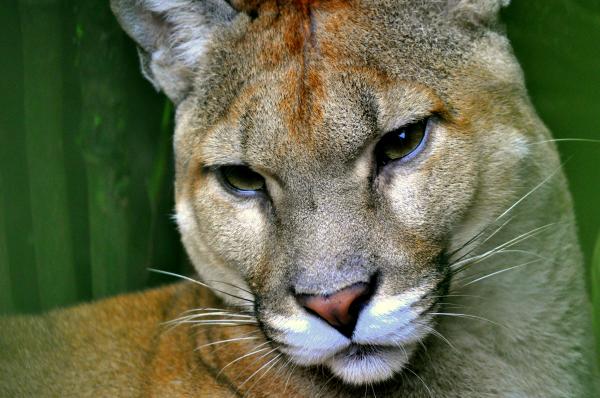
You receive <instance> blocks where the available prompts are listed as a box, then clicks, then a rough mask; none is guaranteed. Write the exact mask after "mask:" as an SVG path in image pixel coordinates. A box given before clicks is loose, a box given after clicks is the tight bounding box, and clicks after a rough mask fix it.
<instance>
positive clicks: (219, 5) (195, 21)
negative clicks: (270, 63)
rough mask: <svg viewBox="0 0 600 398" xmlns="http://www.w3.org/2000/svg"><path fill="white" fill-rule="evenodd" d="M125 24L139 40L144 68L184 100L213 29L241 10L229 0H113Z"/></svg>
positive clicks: (173, 96) (152, 78)
mask: <svg viewBox="0 0 600 398" xmlns="http://www.w3.org/2000/svg"><path fill="white" fill-rule="evenodd" d="M111 8H112V10H113V13H114V14H115V15H116V16H117V19H118V20H119V23H120V24H121V26H122V27H123V29H124V30H125V31H126V32H127V33H128V34H129V36H131V38H132V39H133V40H135V42H136V43H137V44H138V46H139V47H140V48H139V51H138V53H139V55H140V62H141V67H142V73H143V74H144V76H145V77H146V78H147V79H148V80H150V82H152V84H153V85H154V87H155V88H157V89H159V90H162V91H164V92H165V94H167V96H168V97H169V98H170V99H171V100H172V101H173V102H174V103H176V104H177V103H179V102H180V101H181V100H182V99H183V98H184V97H185V95H186V94H187V93H188V92H189V90H190V88H191V86H192V78H193V74H194V71H195V70H196V68H197V67H198V64H199V62H200V60H201V58H202V57H203V56H204V54H205V53H206V51H207V48H208V47H209V45H210V42H211V39H212V36H213V33H214V31H215V30H217V29H219V28H220V27H224V26H227V25H228V24H230V23H231V21H232V20H233V19H234V18H235V15H236V12H235V11H234V9H233V8H232V7H231V6H230V5H229V4H228V3H227V2H226V1H225V0H202V1H195V0H111Z"/></svg>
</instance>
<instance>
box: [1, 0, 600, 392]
mask: <svg viewBox="0 0 600 398" xmlns="http://www.w3.org/2000/svg"><path fill="white" fill-rule="evenodd" d="M112 4H113V9H114V10H115V13H116V14H117V16H118V18H119V20H120V22H121V24H122V25H123V27H124V29H125V30H126V31H127V32H128V33H129V34H130V35H131V36H132V38H133V39H134V40H136V42H137V43H138V44H139V46H140V47H141V49H142V51H141V54H142V64H143V65H144V70H145V73H146V75H147V76H148V77H149V79H150V80H151V81H152V82H153V83H154V84H155V86H156V87H157V88H159V89H161V90H163V91H164V92H165V93H166V94H167V95H168V96H169V97H170V98H171V99H172V100H173V101H174V102H175V103H176V104H177V116H176V117H177V120H176V121H177V123H176V131H175V138H174V144H175V153H176V162H177V163H176V171H177V176H176V203H177V204H176V206H177V221H178V225H179V228H180V231H181V235H182V239H183V242H184V244H185V246H186V249H187V251H188V253H189V255H190V258H191V260H192V262H193V263H194V265H195V267H196V270H197V271H198V274H199V276H200V278H201V280H203V281H205V282H206V283H208V284H211V285H213V287H214V288H215V289H216V293H217V296H218V297H219V298H220V299H222V300H223V301H224V302H223V303H220V302H218V301H217V300H218V299H217V298H215V297H213V296H210V295H208V293H206V292H204V291H203V290H202V289H196V288H195V287H194V285H190V286H188V285H183V286H180V287H173V288H166V289H163V290H159V291H154V292H149V293H145V294H142V295H134V296H130V297H123V298H118V299H114V300H112V301H106V302H103V303H100V304H97V305H92V306H85V307H80V308H78V309H74V310H70V311H66V312H63V313H54V314H50V315H48V316H46V317H45V318H44V319H43V320H39V319H38V320H33V319H17V320H13V321H10V322H9V323H8V325H9V326H10V328H11V330H28V332H27V333H26V334H24V335H20V334H19V335H14V336H10V337H9V339H8V340H7V342H5V343H4V348H3V349H6V350H9V352H10V353H11V354H10V356H9V358H10V359H9V360H10V361H12V363H21V364H28V366H27V369H25V366H24V365H23V368H21V369H20V370H18V371H16V370H15V369H16V367H15V366H14V365H7V363H6V362H2V368H0V369H1V370H3V371H4V372H6V371H8V372H12V373H10V375H11V376H10V380H12V382H11V384H8V386H9V387H4V388H8V390H7V391H10V392H13V391H22V390H19V389H20V388H21V389H22V388H25V387H24V383H23V380H25V377H27V379H29V378H30V377H34V378H35V380H36V381H39V384H35V386H37V387H36V388H38V387H39V389H37V390H35V391H44V390H43V389H44V388H48V391H55V390H52V389H53V388H55V389H56V391H65V390H66V391H77V392H82V393H81V394H77V395H85V394H89V395H94V394H93V392H94V391H110V389H111V388H113V389H114V391H120V390H119V388H130V389H131V392H132V395H135V394H144V395H156V396H194V395H198V396H203V395H204V396H206V395H210V396H219V395H222V396H229V395H235V394H238V395H246V396H252V395H254V396H273V395H282V396H294V395H297V396H318V395H324V396H355V395H357V394H364V393H366V394H373V395H376V396H390V397H415V398H416V397H429V396H431V397H449V398H450V397H457V398H458V397H460V398H470V397H472V398H475V397H478V398H479V397H557V398H558V397H561V398H562V397H595V396H597V395H598V394H599V393H600V392H598V389H597V376H596V375H597V373H596V372H597V370H596V368H595V360H594V353H593V342H592V331H591V321H590V306H589V302H588V299H587V297H586V294H585V289H584V283H583V270H584V268H583V265H582V259H581V254H580V251H579V247H578V243H577V240H576V234H575V226H574V217H573V212H572V204H571V199H570V196H569V193H568V189H567V186H566V182H565V179H564V176H563V174H562V172H561V165H560V161H559V158H558V155H557V152H556V148H555V147H554V145H553V144H552V142H551V141H550V135H549V132H548V131H547V129H546V128H545V127H544V125H543V123H542V122H541V121H540V120H539V119H538V117H537V116H536V114H535V111H534V110H533V108H532V106H531V104H530V102H529V99H528V97H527V93H526V91H525V88H524V82H523V77H522V74H521V70H520V68H519V66H518V64H517V62H516V60H515V59H514V57H513V55H512V51H511V48H510V45H509V43H508V41H507V39H506V37H505V36H504V35H503V33H502V31H501V29H500V27H499V25H498V21H497V13H498V10H499V9H500V7H501V6H503V5H505V4H506V1H500V0H459V1H456V0H450V1H426V2H425V1H416V0H381V1H346V0H315V1H308V0H271V1H242V0H233V1H231V2H225V1H221V0H211V1H192V0H164V1H161V0H136V1H133V0H114V1H113V3H112ZM426 118H428V120H429V123H428V131H427V134H426V138H425V141H424V144H423V148H422V149H421V150H420V152H419V153H417V154H416V155H415V156H414V157H412V158H410V159H409V160H406V161H402V162H396V163H393V164H390V165H388V166H386V167H385V168H382V169H381V170H375V167H374V164H375V161H374V155H373V153H374V150H373V148H374V146H375V145H376V143H377V142H378V141H379V139H380V138H381V137H382V136H383V135H384V134H385V133H387V132H389V131H392V130H394V129H397V128H399V127H401V126H404V125H407V124H410V123H412V122H415V121H418V120H424V119H426ZM230 164H244V165H248V166H249V167H251V168H252V169H253V170H254V171H256V172H258V173H260V174H261V175H262V176H264V178H265V180H266V186H267V190H268V195H267V194H262V195H256V196H252V197H240V196H236V195H235V194H232V193H231V192H230V191H228V190H227V189H225V188H224V186H223V184H222V182H221V181H220V180H219V178H218V176H217V173H216V172H215V170H216V169H218V167H220V166H223V165H230ZM373 278H376V280H377V286H376V290H375V292H374V295H373V297H371V299H370V301H369V303H368V304H367V305H366V306H365V307H364V308H363V309H362V311H361V313H360V316H359V319H358V323H357V326H356V329H355V331H354V334H353V335H352V336H351V338H348V337H345V336H342V335H341V334H340V333H338V332H337V331H336V330H335V329H334V328H332V327H330V326H329V325H328V324H327V323H325V322H324V321H323V320H321V319H320V318H318V317H316V316H314V315H313V314H311V313H308V312H307V311H306V310H305V309H304V308H302V307H301V306H300V305H299V304H298V302H297V301H296V299H295V298H294V294H331V293H333V292H336V291H338V290H340V289H342V288H344V287H346V286H349V285H352V284H354V283H357V282H366V281H369V280H372V279H373ZM223 305H231V306H242V307H241V308H242V310H243V311H242V312H240V311H241V310H239V309H238V310H236V311H234V312H223V313H222V314H221V313H220V312H219V311H218V310H215V311H216V312H214V311H213V312H212V314H211V315H207V317H206V318H202V316H200V315H201V314H203V313H206V314H209V313H210V311H211V310H205V312H202V311H199V312H198V313H196V315H194V316H191V317H190V316H188V317H187V318H181V319H180V322H179V325H178V326H177V327H175V328H173V329H172V330H170V331H168V332H167V331H165V329H164V328H161V327H160V325H159V322H161V321H165V320H171V319H174V318H177V317H178V315H180V314H181V313H182V312H184V311H186V310H191V309H198V308H206V307H220V306H223ZM235 308H238V307H235ZM206 311H208V312H206ZM124 314H125V315H124ZM188 315H189V313H188ZM192 315H193V314H192ZM183 316H185V315H183ZM210 319H213V322H212V323H211V322H207V320H210ZM192 322H198V324H199V325H202V326H203V327H205V328H206V329H203V330H204V331H203V332H199V331H197V329H195V328H193V327H192V326H193V325H195V323H192ZM190 324H191V325H190ZM229 326H231V328H228V327H229ZM4 334H5V335H10V333H8V334H7V333H4ZM37 335H40V336H42V337H41V338H40V339H38V343H36V344H38V345H37V346H34V347H40V346H41V347H45V346H46V345H45V343H44V342H47V344H48V345H49V346H55V347H61V348H60V349H58V348H57V349H48V350H47V351H45V352H46V354H47V355H45V356H42V357H43V358H41V357H40V356H39V355H33V354H31V352H32V350H34V349H33V348H31V346H30V345H29V341H30V340H31V339H35V338H36V337H35V336H37ZM82 336H83V337H82ZM245 337H248V339H247V340H236V341H226V342H224V343H221V344H225V345H224V346H223V347H224V348H222V349H216V348H215V347H214V346H208V347H212V348H215V349H214V350H213V349H212V348H211V349H210V350H208V351H206V348H207V347H206V346H203V345H205V344H209V343H211V342H213V343H214V342H217V341H221V340H230V339H234V338H241V339H244V338H245ZM198 346H201V347H202V348H200V349H199V350H197V351H195V350H194V347H198ZM62 347H64V348H62ZM265 348H268V349H266V350H263V349H265ZM39 349H42V348H39ZM256 350H260V351H257V352H255V351H256ZM65 358H69V359H68V360H67V359H65ZM71 358H72V359H71ZM236 359H237V361H236V362H234V363H233V364H228V363H229V362H231V361H235V360H236ZM65 361H66V363H69V361H72V363H73V366H71V367H67V368H66V369H65V371H64V372H60V369H61V368H60V367H57V366H56V364H57V363H65ZM223 367H225V370H224V371H223V373H220V374H218V373H219V369H222V368H223ZM7 369H8V370H7ZM24 375H27V376H24ZM30 375H33V376H30ZM63 375H64V377H63ZM112 377H115V378H116V379H117V381H115V382H112V381H110V379H111V378H112ZM244 379H246V381H244ZM49 380H52V381H53V382H52V383H51V384H52V385H49V383H48V381H49ZM55 380H56V381H55ZM78 383H81V386H79V384H78ZM253 383H254V384H253ZM46 386H47V387H46ZM95 386H102V390H100V389H96V387H95ZM63 389H64V390H63ZM23 391H28V390H23ZM121 391H122V390H121ZM134 393H135V394H134ZM49 395H53V394H49Z"/></svg>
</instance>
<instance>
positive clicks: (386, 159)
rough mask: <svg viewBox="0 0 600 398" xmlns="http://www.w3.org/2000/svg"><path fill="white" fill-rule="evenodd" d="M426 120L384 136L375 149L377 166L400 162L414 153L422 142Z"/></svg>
mask: <svg viewBox="0 0 600 398" xmlns="http://www.w3.org/2000/svg"><path fill="white" fill-rule="evenodd" d="M426 129H427V120H423V121H420V122H417V123H413V124H410V125H408V126H403V127H401V128H399V129H396V130H393V131H391V132H389V133H387V134H386V135H384V136H383V137H382V138H381V140H380V141H379V142H378V143H377V146H376V147H375V157H376V159H377V165H378V166H380V167H382V166H385V165H386V164H388V163H391V162H394V161H397V160H401V159H403V158H406V157H408V156H409V155H410V154H412V153H413V152H415V151H416V150H417V149H418V148H419V147H420V145H421V142H423V139H424V138H425V133H426Z"/></svg>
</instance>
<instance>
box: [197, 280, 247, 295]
mask: <svg viewBox="0 0 600 398" xmlns="http://www.w3.org/2000/svg"><path fill="white" fill-rule="evenodd" d="M207 282H214V283H221V284H223V285H227V286H230V287H233V288H235V289H239V290H241V291H242V292H246V293H248V294H251V295H253V296H254V293H252V292H251V291H250V290H247V289H244V288H243V287H240V286H238V285H234V284H233V283H229V282H225V281H217V280H214V279H210V280H208V281H207Z"/></svg>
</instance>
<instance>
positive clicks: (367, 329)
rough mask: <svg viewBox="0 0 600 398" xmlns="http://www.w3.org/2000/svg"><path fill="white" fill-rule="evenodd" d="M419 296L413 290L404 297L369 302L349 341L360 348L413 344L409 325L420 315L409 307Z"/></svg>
mask: <svg viewBox="0 0 600 398" xmlns="http://www.w3.org/2000/svg"><path fill="white" fill-rule="evenodd" d="M421 295H422V292H421V291H419V290H417V289H415V290H410V291H408V292H405V293H403V294H400V295H397V296H392V297H385V298H381V299H375V300H372V301H371V303H369V305H367V306H366V307H365V308H364V309H363V311H362V312H361V313H360V316H359V318H358V323H357V324H356V329H355V330H354V334H353V335H352V341H353V342H356V343H359V344H379V345H402V344H404V343H408V342H412V341H414V339H415V337H416V334H415V330H414V329H415V328H414V327H412V326H410V322H411V321H413V320H415V319H416V318H417V317H418V316H419V314H418V313H417V312H416V311H415V309H414V308H412V305H413V304H414V303H415V302H417V301H419V299H420V297H421Z"/></svg>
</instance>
